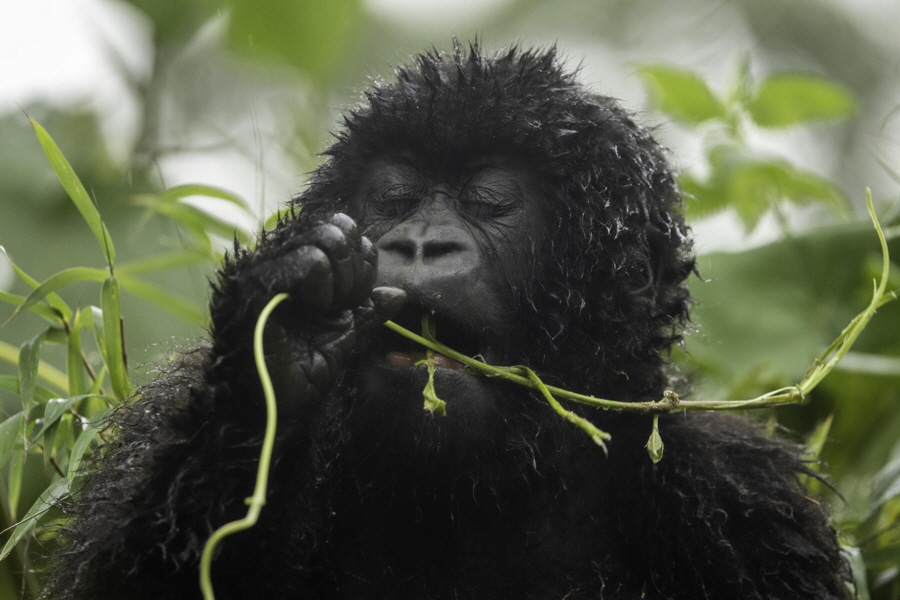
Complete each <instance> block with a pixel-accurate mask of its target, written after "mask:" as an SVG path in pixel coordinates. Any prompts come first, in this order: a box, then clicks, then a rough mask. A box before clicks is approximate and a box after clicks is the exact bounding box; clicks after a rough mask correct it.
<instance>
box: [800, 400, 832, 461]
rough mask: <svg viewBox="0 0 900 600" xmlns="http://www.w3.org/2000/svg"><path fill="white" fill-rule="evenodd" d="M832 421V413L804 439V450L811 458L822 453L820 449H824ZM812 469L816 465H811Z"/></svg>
mask: <svg viewBox="0 0 900 600" xmlns="http://www.w3.org/2000/svg"><path fill="white" fill-rule="evenodd" d="M833 421H834V413H832V414H830V415H828V417H827V418H826V419H823V420H822V421H821V422H820V423H819V424H818V425H816V428H815V429H814V430H813V432H812V433H811V434H810V435H809V436H808V437H807V438H806V450H807V452H809V453H810V454H812V455H813V456H819V455H820V454H821V453H822V448H824V447H825V442H826V441H827V440H828V432H829V431H831V423H832V422H833ZM811 467H812V468H814V469H815V468H816V465H815V464H813V465H811Z"/></svg>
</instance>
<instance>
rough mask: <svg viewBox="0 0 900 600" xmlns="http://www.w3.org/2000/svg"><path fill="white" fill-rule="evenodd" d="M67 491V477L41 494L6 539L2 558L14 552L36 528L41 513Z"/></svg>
mask: <svg viewBox="0 0 900 600" xmlns="http://www.w3.org/2000/svg"><path fill="white" fill-rule="evenodd" d="M67 493H69V480H68V479H65V478H63V479H60V480H58V481H56V482H55V483H53V484H51V485H50V487H48V488H47V489H46V490H44V493H43V494H41V496H40V498H38V499H37V502H35V503H34V504H33V505H32V507H31V508H30V509H28V512H27V513H25V516H24V517H23V518H22V520H21V521H19V523H18V524H17V525H16V528H15V530H13V532H12V535H10V536H9V539H8V540H6V545H5V546H3V550H0V560H3V559H4V558H6V557H7V556H9V553H10V552H12V549H13V548H15V546H16V544H18V543H19V541H21V540H22V538H24V537H25V536H26V535H27V534H28V533H29V532H31V530H32V529H34V526H35V525H37V523H38V520H39V519H40V517H41V515H43V514H44V513H45V512H47V511H48V510H49V509H50V508H51V507H53V505H55V504H56V503H57V502H58V501H59V499H60V498H62V497H63V496H65V495H66V494H67Z"/></svg>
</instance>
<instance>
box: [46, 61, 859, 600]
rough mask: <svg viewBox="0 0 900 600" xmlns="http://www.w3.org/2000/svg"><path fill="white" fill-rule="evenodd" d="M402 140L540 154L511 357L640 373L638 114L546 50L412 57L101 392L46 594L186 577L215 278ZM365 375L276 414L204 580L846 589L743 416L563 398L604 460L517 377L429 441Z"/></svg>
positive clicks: (285, 584)
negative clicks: (106, 415) (154, 367)
mask: <svg viewBox="0 0 900 600" xmlns="http://www.w3.org/2000/svg"><path fill="white" fill-rule="evenodd" d="M402 151H411V152H412V153H413V154H415V155H417V156H428V157H434V158H433V160H435V161H441V162H442V163H444V164H446V165H447V168H450V169H452V166H453V164H454V162H455V161H459V160H462V159H463V157H466V156H472V155H484V154H497V155H501V156H512V157H514V158H516V159H517V160H519V161H521V163H522V164H525V165H527V166H528V169H529V171H530V172H535V173H538V179H539V180H540V181H542V182H543V186H544V197H546V199H547V202H548V207H547V214H548V215H550V219H548V223H547V234H546V235H547V239H546V243H545V245H544V247H543V248H542V249H540V252H541V253H542V254H541V256H540V257H539V258H540V259H541V262H542V263H543V265H544V266H545V268H546V271H545V272H544V273H543V274H542V276H541V277H534V278H532V280H531V281H526V282H517V283H518V284H519V286H518V288H517V291H516V292H514V293H515V294H516V299H515V300H516V302H517V304H518V306H519V307H520V310H519V314H517V315H515V317H514V318H515V319H516V323H515V324H516V327H517V328H519V329H520V330H521V329H524V330H525V331H527V332H528V334H527V335H528V340H527V343H526V344H525V345H524V350H523V353H522V355H521V356H517V357H515V358H516V360H517V362H519V363H527V364H530V365H532V366H534V368H535V369H538V370H539V371H540V372H541V373H542V374H544V375H545V377H546V379H547V380H548V381H554V382H560V383H562V384H563V385H565V386H566V387H569V388H571V389H575V390H579V391H585V392H588V393H594V394H598V395H602V396H605V397H612V398H616V399H625V400H647V399H657V398H659V397H660V394H661V392H662V390H663V389H664V388H665V386H666V383H667V382H666V378H665V376H664V372H663V366H664V365H663V358H662V354H663V353H664V352H665V351H666V350H667V349H668V348H669V346H670V345H671V344H672V343H673V342H674V341H676V340H677V339H678V337H679V332H680V328H681V326H682V325H683V323H684V321H685V319H686V318H687V313H688V304H689V297H688V293H687V290H686V288H685V286H684V280H685V278H686V277H687V276H688V275H689V274H690V273H691V271H692V269H693V258H692V256H691V251H690V239H689V233H688V231H687V229H686V227H685V225H684V223H683V221H682V218H681V216H680V203H679V199H678V192H677V189H676V187H675V184H674V181H673V177H672V173H671V172H670V170H669V167H668V165H667V163H666V161H665V159H664V157H663V155H662V152H661V150H660V149H659V147H658V146H657V145H656V143H655V142H654V141H653V139H652V138H651V135H650V132H649V131H647V130H646V129H644V128H642V127H640V126H638V125H635V124H634V123H633V122H632V120H631V118H630V117H629V115H628V114H627V113H626V112H624V111H623V110H622V109H621V108H619V107H618V105H617V104H616V103H615V102H614V101H613V100H611V99H609V98H606V97H603V96H598V95H594V94H591V93H589V92H588V91H587V90H585V89H584V88H583V87H581V86H580V85H579V84H578V83H577V82H576V81H575V79H574V77H573V75H572V74H571V73H569V72H567V71H565V70H564V69H562V67H561V66H560V64H559V61H558V59H557V57H556V56H555V53H554V51H553V50H550V51H523V50H519V49H511V50H508V51H504V52H500V53H498V54H497V55H494V56H490V57H488V56H486V55H484V54H483V53H482V52H481V50H480V49H478V48H477V47H476V48H470V49H469V50H464V49H461V48H456V49H455V50H454V51H453V52H452V53H451V54H450V55H445V54H440V53H436V52H433V53H429V54H425V55H422V56H419V57H417V59H416V62H415V65H414V66H412V67H409V68H401V69H398V70H397V78H396V81H393V82H386V83H380V84H377V85H375V86H374V87H373V88H372V89H370V90H369V92H368V93H367V94H366V98H365V101H364V102H362V103H361V104H360V105H359V106H358V107H356V108H354V109H353V110H351V111H349V113H348V114H347V116H346V119H345V122H344V127H343V129H342V130H341V131H340V132H339V133H338V140H337V142H336V143H335V144H334V145H333V146H332V147H331V148H330V149H329V150H328V151H327V152H326V155H327V159H326V161H325V162H324V164H323V165H322V166H321V167H320V168H319V169H318V170H317V171H316V173H315V175H314V177H313V180H312V183H311V185H310V187H309V189H308V191H307V192H306V193H304V194H303V195H302V196H301V197H300V198H298V199H297V200H296V201H295V202H296V203H297V205H298V206H300V207H302V211H300V214H299V215H290V216H288V217H287V218H285V219H284V220H283V221H282V222H281V223H280V224H279V226H278V227H277V228H276V229H275V230H274V231H273V232H270V233H267V234H265V235H264V236H263V237H262V239H261V241H260V244H259V248H258V249H256V250H252V251H250V250H245V249H238V250H237V251H236V252H235V253H234V255H233V256H232V257H231V258H230V259H229V260H228V261H226V264H225V265H224V266H223V267H222V269H221V272H220V275H219V279H218V282H217V284H216V289H215V290H214V295H213V300H212V322H213V331H212V339H213V341H212V343H211V344H210V346H209V347H204V348H201V349H198V350H196V351H194V352H191V353H188V354H186V355H185V356H184V357H183V358H182V360H181V362H180V363H179V364H177V365H174V366H173V367H171V369H170V370H169V373H168V374H166V375H164V376H162V377H160V378H159V379H157V380H156V381H154V382H153V383H151V384H149V385H148V386H146V387H144V388H143V389H142V390H141V392H140V394H139V396H138V398H137V399H136V400H135V401H134V402H133V403H132V404H131V405H129V406H128V407H127V408H125V409H123V410H120V411H119V412H118V413H117V414H116V415H115V416H114V419H113V420H114V422H115V424H116V425H117V426H118V427H119V428H120V431H121V435H120V436H119V438H118V439H117V440H116V441H115V442H114V443H112V444H111V445H110V446H109V447H108V448H107V452H106V455H105V456H104V457H103V458H102V459H101V460H100V461H99V464H98V465H97V466H96V468H95V469H94V470H93V471H91V472H90V473H89V474H88V475H87V476H86V480H85V484H84V488H83V491H82V492H81V493H80V494H79V495H78V497H77V498H76V499H75V500H74V501H73V502H72V503H71V504H70V505H69V506H67V507H66V508H67V510H68V513H69V516H71V517H72V518H73V520H72V522H71V526H70V527H69V528H68V529H67V530H66V531H65V532H64V536H63V545H62V547H61V550H60V552H59V554H58V555H57V556H56V557H55V559H54V566H55V570H54V574H53V577H52V579H51V583H50V592H49V595H50V597H51V598H55V599H58V600H63V599H100V598H104V599H109V598H116V599H128V598H167V599H168V598H198V597H199V592H198V586H197V560H198V557H199V554H200V552H201V550H202V547H203V544H204V542H205V541H206V539H207V537H208V536H209V535H210V533H211V532H212V531H213V530H214V529H215V528H216V527H218V526H219V525H221V524H222V523H224V522H226V521H228V520H231V519H235V518H238V517H240V516H241V515H242V514H243V512H244V511H245V506H244V504H243V499H244V498H245V497H247V496H249V495H250V492H251V488H252V485H253V477H254V474H255V470H256V460H257V456H258V444H259V436H260V431H261V420H260V419H261V418H260V417H259V415H261V413H262V408H261V400H260V398H259V392H258V390H257V386H256V384H255V372H254V369H253V367H252V365H250V364H249V359H248V357H249V346H248V345H249V343H250V342H249V339H247V337H246V334H247V332H246V331H245V330H244V329H245V328H243V327H242V326H237V325H234V324H235V323H244V322H248V319H249V321H250V322H252V320H253V319H250V318H249V315H251V314H253V311H258V304H254V303H250V304H248V305H245V306H237V307H235V306H233V305H230V304H229V303H228V302H227V299H228V297H229V290H230V289H231V288H230V286H232V285H233V284H234V281H235V279H236V278H237V277H238V274H239V273H240V272H241V271H242V269H245V268H247V265H248V264H251V263H252V262H253V261H254V260H258V259H259V257H260V256H265V255H271V256H277V255H278V254H279V250H280V249H282V248H283V247H284V245H286V244H289V243H290V241H291V235H292V232H294V231H296V230H298V228H302V227H304V226H305V223H306V222H308V221H311V220H314V219H317V218H320V217H322V216H325V215H328V214H330V213H332V212H334V211H337V210H342V211H345V212H349V213H350V214H351V216H352V211H353V206H352V205H351V203H350V202H349V198H350V195H351V193H352V190H353V188H354V185H356V182H357V181H359V178H360V177H361V169H362V168H363V167H364V166H365V165H366V164H368V163H369V162H370V161H371V160H372V159H373V158H378V157H382V156H393V155H396V154H397V153H398V152H402ZM536 252H537V250H536ZM535 258H537V257H535ZM511 293H513V292H511ZM266 300H268V298H261V299H259V302H260V303H264V302H265V301H266ZM351 365H352V361H351ZM370 391H371V390H370V389H368V388H367V387H366V385H365V384H364V382H358V381H356V380H354V377H353V372H352V367H351V369H350V370H349V371H347V372H345V374H344V376H343V378H342V380H341V382H340V383H339V384H338V385H336V386H335V387H334V389H333V391H332V393H331V394H329V395H328V397H327V398H326V399H325V400H324V401H323V402H322V403H321V404H320V405H319V406H318V408H310V409H309V410H306V411H305V412H303V413H302V414H299V415H296V418H291V419H289V420H288V422H286V423H283V424H282V427H281V430H280V434H279V439H280V443H279V445H278V450H277V456H276V463H275V466H274V469H273V474H272V478H271V484H270V494H269V500H268V503H267V505H266V507H265V508H264V510H263V513H262V519H261V522H260V523H259V524H258V525H257V526H256V527H255V528H254V529H253V530H251V531H250V532H247V533H242V534H239V535H237V536H235V537H233V538H229V539H228V540H227V541H225V542H224V543H223V548H222V552H221V554H220V555H219V557H218V558H217V561H216V563H215V566H214V575H215V579H216V586H217V590H218V597H219V598H220V599H221V598H295V597H296V598H410V599H412V598H417V599H419V598H420V599H428V598H441V599H451V598H452V599H457V598H460V599H462V598H485V599H491V598H516V599H528V598H533V599H541V600H545V599H547V600H549V599H560V600H561V599H562V598H569V599H572V600H574V599H576V598H585V599H587V598H607V599H637V598H648V599H676V598H677V599H685V600H687V599H691V600H693V599H703V598H709V599H728V600H732V599H742V600H743V599H746V600H752V599H760V600H762V599H765V600H772V599H783V600H788V599H797V598H806V599H814V598H815V599H825V600H828V599H838V598H846V597H848V594H847V592H846V587H845V580H846V578H847V573H846V566H845V563H844V561H843V560H842V559H841V556H840V554H839V547H838V544H837V541H836V537H835V533H834V531H833V530H832V529H831V527H830V526H829V524H828V522H827V519H826V517H825V514H824V512H823V510H822V508H821V506H820V505H819V503H818V502H817V501H816V500H814V499H813V498H810V497H809V496H808V495H807V494H806V493H805V491H804V490H803V488H802V487H801V486H800V485H799V484H798V482H797V474H799V473H806V472H808V470H807V468H806V467H805V466H804V463H803V461H802V460H801V458H800V456H799V449H798V448H797V447H795V446H793V445H790V444H788V443H785V442H781V441H777V440H773V439H771V438H767V437H764V436H762V435H761V434H760V432H759V431H757V428H756V427H755V426H754V425H751V424H750V423H748V422H745V421H743V420H740V419H737V418H734V417H729V416H722V415H697V414H689V415H673V416H670V417H664V418H662V419H661V420H660V425H661V429H662V435H663V437H664V439H665V443H666V454H665V458H664V459H663V460H662V462H660V463H659V464H656V465H654V464H652V463H651V461H650V460H649V458H648V457H647V453H646V451H645V450H644V448H643V445H644V444H645V443H646V439H647V437H648V434H649V430H650V423H649V420H648V419H647V418H643V417H626V416H623V415H613V414H606V413H602V412H599V411H588V410H582V413H583V414H585V415H587V416H589V417H590V418H591V419H592V420H593V421H594V422H596V423H597V424H598V425H599V426H601V427H602V428H604V429H606V430H609V431H610V432H612V434H613V436H614V437H613V440H612V442H611V444H610V449H609V456H608V457H606V456H604V454H603V453H602V452H601V451H600V450H599V449H598V448H597V447H596V446H594V445H593V444H592V443H591V442H590V440H588V439H587V438H586V436H584V434H582V433H581V432H579V431H576V430H574V429H573V428H572V427H571V426H570V425H568V424H567V423H564V422H563V421H561V420H560V419H559V418H558V417H556V416H555V415H554V414H552V413H551V412H550V411H549V410H547V409H546V407H545V406H544V405H543V404H542V402H541V401H540V400H539V399H537V398H535V397H534V396H533V395H531V394H529V393H526V392H523V391H521V390H520V389H513V388H507V387H504V386H497V393H496V397H494V398H491V401H492V402H494V403H495V404H496V406H497V408H496V409H495V410H496V411H497V413H498V414H499V415H500V416H501V417H502V418H501V419H500V420H501V421H502V422H503V424H504V430H503V431H502V432H500V433H498V436H499V437H500V438H502V439H503V440H504V443H503V444H502V446H500V445H497V444H493V443H489V442H482V441H481V440H480V439H469V438H466V437H465V432H464V431H461V432H459V433H460V435H455V436H448V437H446V438H441V439H442V442H441V443H444V444H454V443H458V444H460V447H459V448H451V450H452V451H447V450H448V449H447V448H445V447H444V448H435V447H433V445H432V444H433V442H430V441H429V440H427V439H420V438H416V437H415V436H412V437H410V436H408V435H405V434H407V433H408V430H407V427H409V428H411V427H412V426H413V425H411V424H409V423H406V422H405V421H404V418H402V417H399V416H398V415H397V414H396V411H392V410H391V409H390V407H384V406H379V405H372V403H366V401H365V396H366V394H367V393H369V392H370ZM451 410H452V408H451ZM448 419H449V417H448ZM447 427H450V425H447ZM394 433H396V436H393V434H394ZM485 439H493V438H492V437H490V436H485ZM393 440H396V443H395V442H394V441H393Z"/></svg>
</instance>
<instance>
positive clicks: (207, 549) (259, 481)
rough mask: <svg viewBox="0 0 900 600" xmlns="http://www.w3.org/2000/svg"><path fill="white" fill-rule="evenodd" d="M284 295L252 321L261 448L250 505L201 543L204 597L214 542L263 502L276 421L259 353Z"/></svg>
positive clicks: (244, 523) (245, 524)
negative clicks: (262, 405) (262, 423)
mask: <svg viewBox="0 0 900 600" xmlns="http://www.w3.org/2000/svg"><path fill="white" fill-rule="evenodd" d="M287 297H288V295H287V294H278V295H276V296H275V297H274V298H272V299H271V300H270V301H269V303H268V304H266V307H265V308H264V309H263V310H262V313H261V314H260V315H259V319H258V320H257V321H256V329H255V330H254V331H253V357H254V359H255V360H256V369H257V371H258V372H259V379H260V381H261V382H262V387H263V394H264V396H265V399H266V432H265V435H264V436H263V444H262V449H261V450H260V453H259V468H258V469H257V471H256V486H255V487H254V488H253V495H252V496H250V497H249V498H247V500H246V502H247V505H248V506H249V507H250V508H249V509H248V510H247V515H246V516H245V517H244V518H243V519H238V520H237V521H232V522H230V523H226V524H225V525H222V526H221V527H219V528H218V529H216V530H215V531H214V532H213V534H212V535H211V536H210V538H209V540H207V542H206V545H205V546H204V547H203V555H202V556H201V557H200V589H201V590H202V591H203V599H204V600H215V597H216V595H215V593H214V592H213V587H212V578H211V576H210V572H211V570H212V559H213V553H214V552H215V549H216V546H217V545H218V544H219V542H221V541H222V540H223V539H224V538H225V537H227V536H229V535H231V534H233V533H237V532H238V531H243V530H244V529H250V528H251V527H253V526H254V525H256V521H257V520H258V519H259V513H260V511H261V510H262V507H263V505H264V504H265V503H266V489H267V487H268V483H269V465H270V464H271V462H272V449H273V448H274V446H275V427H276V424H277V423H278V410H277V406H276V404H275V389H274V388H273V387H272V379H271V377H269V370H268V369H267V368H266V358H265V354H264V353H263V330H264V329H265V326H266V321H267V320H268V319H269V315H270V314H272V311H273V310H275V307H276V306H278V305H279V304H280V303H281V302H283V301H284V300H286V299H287Z"/></svg>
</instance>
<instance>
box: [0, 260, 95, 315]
mask: <svg viewBox="0 0 900 600" xmlns="http://www.w3.org/2000/svg"><path fill="white" fill-rule="evenodd" d="M107 277H109V273H108V272H107V271H106V270H104V269H95V268H92V267H72V268H70V269H64V270H62V271H60V272H59V273H56V274H55V275H51V276H50V277H48V278H47V279H46V280H44V282H43V283H41V284H40V285H39V286H38V287H37V288H35V289H34V290H33V291H32V292H31V293H30V294H28V297H27V298H25V300H24V301H23V302H22V303H21V304H19V306H18V307H16V310H15V312H13V314H12V316H11V317H10V318H9V319H12V318H13V317H15V316H16V315H18V314H20V313H22V312H23V311H25V310H27V309H28V308H29V307H31V306H32V305H34V304H36V303H37V302H40V301H41V300H43V299H44V298H45V297H46V296H48V295H49V294H51V293H53V292H55V291H56V290H59V289H61V288H64V287H66V286H67V285H70V284H72V283H76V282H78V281H104V280H105V279H106V278H107ZM69 314H70V315H71V311H70V312H69ZM9 319H8V320H7V321H9Z"/></svg>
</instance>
